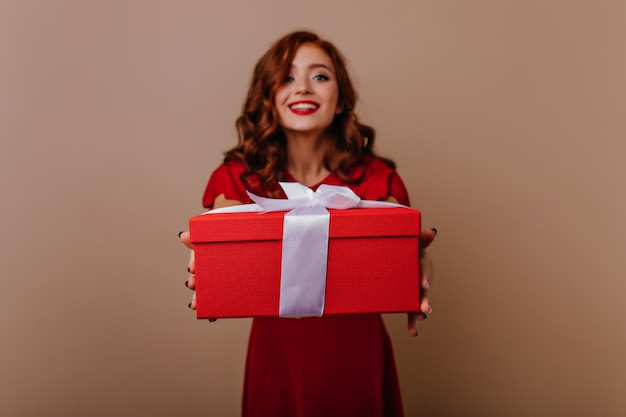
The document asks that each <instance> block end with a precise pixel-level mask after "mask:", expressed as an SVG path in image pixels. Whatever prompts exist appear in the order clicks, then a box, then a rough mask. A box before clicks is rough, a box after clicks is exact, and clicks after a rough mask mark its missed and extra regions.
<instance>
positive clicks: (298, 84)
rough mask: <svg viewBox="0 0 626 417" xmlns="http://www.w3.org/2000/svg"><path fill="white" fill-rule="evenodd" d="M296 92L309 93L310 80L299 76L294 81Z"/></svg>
mask: <svg viewBox="0 0 626 417" xmlns="http://www.w3.org/2000/svg"><path fill="white" fill-rule="evenodd" d="M295 88H296V93H299V94H309V93H311V82H310V80H309V79H308V78H307V77H301V78H299V79H297V80H296V81H295Z"/></svg>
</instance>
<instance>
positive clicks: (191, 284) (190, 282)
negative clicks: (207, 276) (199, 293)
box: [185, 274, 196, 290]
mask: <svg viewBox="0 0 626 417" xmlns="http://www.w3.org/2000/svg"><path fill="white" fill-rule="evenodd" d="M185 285H186V286H187V288H189V289H190V290H195V289H196V276H195V275H194V274H189V277H188V278H187V281H186V282H185Z"/></svg>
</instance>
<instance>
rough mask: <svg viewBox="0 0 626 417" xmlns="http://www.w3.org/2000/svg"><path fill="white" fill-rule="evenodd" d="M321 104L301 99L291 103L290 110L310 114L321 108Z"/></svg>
mask: <svg viewBox="0 0 626 417" xmlns="http://www.w3.org/2000/svg"><path fill="white" fill-rule="evenodd" d="M319 107H320V106H319V104H317V103H315V102H312V101H300V102H297V103H292V104H290V105H289V110H291V111H292V112H294V113H296V114H310V113H313V112H315V111H316V110H317V109H319Z"/></svg>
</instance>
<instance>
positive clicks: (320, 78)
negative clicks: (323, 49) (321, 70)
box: [313, 74, 330, 81]
mask: <svg viewBox="0 0 626 417" xmlns="http://www.w3.org/2000/svg"><path fill="white" fill-rule="evenodd" d="M313 79H314V80H315V81H329V80H330V77H329V76H328V75H324V74H318V75H316V76H314V77H313Z"/></svg>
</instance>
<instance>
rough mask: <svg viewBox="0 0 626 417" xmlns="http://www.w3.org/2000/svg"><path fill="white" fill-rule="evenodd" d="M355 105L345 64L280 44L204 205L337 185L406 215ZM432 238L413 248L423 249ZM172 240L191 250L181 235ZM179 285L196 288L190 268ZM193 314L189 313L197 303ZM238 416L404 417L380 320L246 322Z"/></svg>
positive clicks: (392, 175)
mask: <svg viewBox="0 0 626 417" xmlns="http://www.w3.org/2000/svg"><path fill="white" fill-rule="evenodd" d="M355 103H356V93H355V91H354V88H353V86H352V83H351V81H350V78H349V76H348V73H347V71H346V67H345V64H344V60H343V58H342V56H341V55H340V53H339V52H338V50H337V49H336V48H335V47H334V46H333V45H332V44H331V43H329V42H327V41H324V40H321V39H320V38H319V37H318V36H317V35H315V34H313V33H309V32H295V33H291V34H289V35H287V36H285V37H283V38H281V39H280V40H278V41H277V42H276V43H275V44H274V45H273V46H272V47H271V48H270V49H269V50H268V51H267V52H266V53H265V55H263V57H262V58H261V59H260V60H259V62H258V63H257V65H256V67H255V71H254V75H253V79H252V83H251V86H250V90H249V92H248V96H247V99H246V102H245V105H244V108H243V113H242V115H241V116H240V117H239V118H238V119H237V130H238V134H239V143H238V145H237V146H235V147H234V148H233V149H231V150H230V151H228V152H227V153H226V156H225V159H224V163H223V164H222V165H221V166H220V167H218V168H217V170H216V171H215V172H214V173H213V174H212V176H211V178H210V180H209V183H208V185H207V188H206V191H205V194H204V198H203V204H204V206H205V207H207V208H219V207H225V206H229V205H235V204H243V203H250V202H251V201H250V199H249V198H248V196H247V194H246V190H249V191H251V192H252V193H254V194H257V195H264V196H270V197H274V198H285V195H284V194H283V192H282V190H281V189H280V187H279V186H278V181H298V182H300V183H302V184H304V185H306V186H308V187H310V188H312V189H316V188H317V187H318V186H319V185H320V184H322V183H324V184H333V185H345V186H348V187H350V188H351V189H352V190H353V191H354V192H355V193H356V194H357V195H359V196H360V197H361V198H363V199H367V200H387V201H394V202H399V203H402V204H405V205H408V204H409V199H408V195H407V192H406V189H405V187H404V184H403V183H402V180H401V179H400V177H399V176H398V174H397V172H396V171H395V169H394V167H393V163H392V162H391V161H389V160H385V159H382V158H380V157H378V156H376V155H375V153H374V151H373V144H374V131H373V129H372V128H370V127H368V126H365V125H363V124H360V123H359V122H358V120H357V117H356V115H355V114H354V107H355ZM434 235H435V232H434V231H425V232H424V233H423V237H422V240H421V242H420V244H421V247H422V248H425V247H427V246H428V245H429V244H430V242H431V241H432V240H433V239H434ZM181 239H182V240H183V242H185V243H186V244H187V245H188V246H189V247H192V246H191V245H190V243H189V235H188V233H186V232H185V233H183V234H181ZM422 255H423V256H422V257H421V260H422V268H423V274H422V277H423V279H422V283H421V284H422V288H423V294H422V296H423V298H422V300H423V301H422V304H421V311H420V312H413V313H409V314H408V316H409V320H408V330H409V334H411V335H413V336H416V335H417V331H416V321H418V320H422V319H424V318H426V313H429V312H430V304H429V302H428V298H427V297H426V296H425V295H426V294H425V291H426V289H427V288H428V279H429V273H430V271H431V268H430V262H427V261H428V258H427V257H426V255H424V254H422ZM189 270H190V272H191V275H190V277H189V279H188V281H187V283H186V285H187V286H188V287H189V288H191V289H192V290H193V289H194V288H195V277H194V275H193V273H194V271H195V268H194V262H193V258H192V260H191V262H190V264H189ZM190 307H191V308H192V309H195V293H194V298H193V299H192V302H191V303H190ZM242 410H243V413H242V414H243V415H244V416H260V417H267V416H327V417H328V416H342V417H346V416H372V417H374V416H376V417H378V416H402V415H403V412H402V403H401V398H400V390H399V386H398V378H397V374H396V369H395V363H394V358H393V352H392V348H391V343H390V340H389V337H388V335H387V332H386V329H385V326H384V324H383V321H382V318H381V316H380V315H379V314H365V315H338V316H324V317H313V318H304V319H297V320H296V319H285V318H255V319H254V321H253V324H252V330H251V335H250V343H249V347H248V357H247V363H246V377H245V385H244V396H243V404H242Z"/></svg>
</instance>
